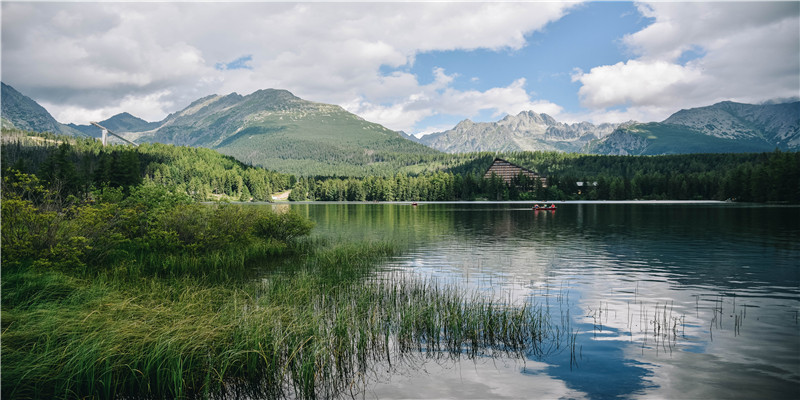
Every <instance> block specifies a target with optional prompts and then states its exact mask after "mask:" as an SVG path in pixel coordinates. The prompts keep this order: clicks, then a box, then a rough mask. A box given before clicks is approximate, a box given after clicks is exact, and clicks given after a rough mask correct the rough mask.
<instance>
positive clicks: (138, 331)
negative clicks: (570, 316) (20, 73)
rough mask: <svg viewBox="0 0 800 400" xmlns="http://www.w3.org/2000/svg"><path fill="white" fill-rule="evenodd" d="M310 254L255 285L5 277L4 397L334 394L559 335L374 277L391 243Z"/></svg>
mask: <svg viewBox="0 0 800 400" xmlns="http://www.w3.org/2000/svg"><path fill="white" fill-rule="evenodd" d="M298 248H299V249H301V250H302V252H301V253H299V254H297V255H296V256H294V257H293V258H291V259H289V260H286V261H285V262H284V263H282V264H280V265H272V266H271V267H270V268H271V272H269V273H267V274H266V275H264V276H263V277H262V278H260V279H247V280H241V281H232V280H227V281H224V282H222V281H215V280H214V279H211V278H208V277H197V276H192V275H187V276H183V277H173V278H157V277H139V278H135V279H133V278H127V279H124V278H120V277H119V276H115V275H113V274H112V273H104V274H98V275H93V276H91V277H88V276H87V277H75V276H71V275H70V274H66V273H63V272H56V271H51V270H50V271H36V270H33V269H30V268H22V267H19V268H14V269H11V270H6V269H4V271H3V282H2V284H3V288H2V289H3V321H2V325H3V326H2V329H3V335H2V349H3V364H2V373H3V386H2V393H3V397H6V398H77V397H87V396H88V397H97V398H111V397H119V396H123V397H131V398H191V397H196V396H200V397H203V396H205V395H210V394H213V395H220V396H226V395H227V396H230V397H237V396H240V395H248V396H252V397H254V398H273V397H281V396H298V397H304V398H314V397H330V396H334V395H336V394H338V393H340V391H342V390H344V389H345V388H348V387H349V385H350V384H351V383H353V382H355V381H357V380H358V379H359V377H360V376H362V375H363V374H365V373H368V372H369V368H370V366H371V365H372V363H373V362H377V361H387V362H388V363H389V364H391V365H396V364H398V363H399V361H400V359H402V358H404V357H413V356H417V355H419V354H420V353H419V352H420V351H424V352H425V354H428V355H435V354H449V355H452V356H460V355H466V356H469V357H474V356H479V355H493V354H504V355H509V354H510V355H521V354H522V352H524V351H537V349H542V348H544V346H542V343H543V342H544V341H546V340H549V339H552V338H553V337H554V335H556V334H557V333H556V331H554V330H553V328H551V327H550V321H549V320H548V318H547V317H546V316H545V315H546V314H545V313H543V311H542V309H541V308H539V307H537V306H534V305H518V306H516V307H513V306H509V305H507V304H500V303H495V302H493V301H491V300H490V299H486V298H484V297H481V296H479V295H477V294H475V293H470V292H466V291H464V290H462V289H460V288H458V287H455V286H443V285H438V284H436V283H434V282H432V281H429V280H408V279H401V278H399V277H397V276H388V277H387V276H383V277H381V276H380V275H378V276H374V275H372V274H369V272H370V271H371V270H372V269H373V268H374V265H375V263H376V262H377V261H379V260H380V259H382V258H383V257H385V256H386V255H388V254H391V253H393V252H394V251H395V249H394V248H393V246H391V245H389V244H387V243H381V242H377V243H369V242H366V243H324V242H320V241H319V240H307V241H306V242H304V243H301V244H300V245H299V246H298ZM292 266H293V268H290V267H292ZM368 276H372V278H367V277H368Z"/></svg>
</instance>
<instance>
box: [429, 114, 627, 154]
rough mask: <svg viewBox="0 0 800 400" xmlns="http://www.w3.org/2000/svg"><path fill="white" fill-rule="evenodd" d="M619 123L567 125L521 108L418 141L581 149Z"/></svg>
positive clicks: (479, 147) (471, 147) (453, 149)
mask: <svg viewBox="0 0 800 400" xmlns="http://www.w3.org/2000/svg"><path fill="white" fill-rule="evenodd" d="M619 125H620V124H601V125H594V124H591V123H588V122H581V123H577V124H566V123H563V122H558V121H556V120H555V119H554V118H553V117H551V116H549V115H547V114H538V113H536V112H534V111H523V112H521V113H519V114H517V115H514V116H512V115H507V116H506V117H504V118H503V119H501V120H500V121H497V122H478V123H476V122H472V121H470V120H464V121H461V122H460V123H459V124H458V125H456V126H455V127H454V128H453V129H451V130H448V131H444V132H439V133H434V134H430V135H426V136H423V137H422V138H420V142H421V143H423V144H426V145H428V146H431V147H433V148H435V149H437V150H441V151H445V152H448V153H465V152H473V151H519V150H526V151H535V150H548V151H571V152H574V151H580V149H581V148H582V147H583V146H585V145H586V144H587V143H589V142H590V141H591V140H594V139H599V138H602V137H604V136H606V135H608V134H610V133H611V132H613V130H614V129H615V128H616V127H618V126H619Z"/></svg>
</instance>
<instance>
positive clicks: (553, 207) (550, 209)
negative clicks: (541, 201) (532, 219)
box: [533, 204, 556, 211]
mask: <svg viewBox="0 0 800 400" xmlns="http://www.w3.org/2000/svg"><path fill="white" fill-rule="evenodd" d="M540 210H544V211H555V210H556V206H555V204H553V205H549V206H547V205H545V206H544V207H539V205H538V204H536V205H534V206H533V211H540Z"/></svg>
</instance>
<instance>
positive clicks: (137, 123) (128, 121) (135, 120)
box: [67, 112, 159, 137]
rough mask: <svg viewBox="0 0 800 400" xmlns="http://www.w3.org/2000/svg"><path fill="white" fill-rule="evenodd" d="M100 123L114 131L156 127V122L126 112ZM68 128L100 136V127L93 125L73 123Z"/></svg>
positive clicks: (137, 130) (88, 134)
mask: <svg viewBox="0 0 800 400" xmlns="http://www.w3.org/2000/svg"><path fill="white" fill-rule="evenodd" d="M99 124H100V125H102V126H105V127H106V128H108V129H111V130H112V131H114V132H139V131H146V130H150V129H155V128H158V126H159V123H158V122H147V121H145V120H143V119H141V118H139V117H135V116H133V115H131V114H129V113H127V112H124V113H120V114H117V115H115V116H113V117H111V118H109V119H107V120H103V121H100V122H99ZM67 126H69V127H70V128H73V129H76V130H79V131H81V132H83V133H84V134H86V135H87V136H91V137H100V135H101V134H100V128H98V127H96V126H94V125H75V124H67Z"/></svg>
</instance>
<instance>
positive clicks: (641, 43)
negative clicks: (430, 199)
mask: <svg viewBox="0 0 800 400" xmlns="http://www.w3.org/2000/svg"><path fill="white" fill-rule="evenodd" d="M799 53H800V2H752V3H749V2H733V3H724V2H686V3H672V2H654V3H649V2H635V3H634V2H585V3H580V2H514V3H476V2H469V3H458V2H438V3H385V2H382V3H370V2H358V3H327V2H315V3H270V2H247V3H228V2H206V3H185V2H148V3H108V2H98V3H92V2H88V3H86V2H82V3H71V2H60V3H55V2H48V3H42V2H24V1H23V2H2V70H1V71H2V80H3V81H4V82H5V83H7V84H10V85H12V86H14V87H15V88H16V89H17V90H20V91H21V92H22V93H24V94H26V95H28V96H30V97H32V98H33V99H35V100H36V101H38V102H39V103H40V104H42V105H43V106H45V108H47V109H48V111H50V112H51V114H53V115H54V116H55V117H56V119H58V120H59V121H61V122H65V123H67V122H74V123H79V124H80V123H87V122H88V121H89V120H102V119H105V118H109V117H111V116H113V115H115V114H117V113H120V112H130V113H132V114H134V115H136V116H139V117H141V118H144V119H147V120H150V121H157V120H161V119H163V118H164V117H165V116H166V115H167V114H169V113H171V112H175V111H179V110H181V109H183V108H185V107H186V106H187V105H188V104H189V103H191V102H192V101H194V100H196V99H198V98H200V97H203V96H207V95H210V94H228V93H231V92H238V93H240V94H249V93H252V92H254V91H256V90H259V89H265V88H279V89H286V90H289V91H291V92H292V93H294V94H295V95H297V96H299V97H301V98H303V99H306V100H311V101H317V102H323V103H331V104H337V105H340V106H342V107H344V108H345V109H347V110H348V111H351V112H353V113H355V114H357V115H359V116H361V117H363V118H365V119H367V120H370V121H374V122H378V123H381V124H383V125H385V126H387V127H389V128H391V129H395V130H403V131H406V132H408V133H414V134H418V135H419V134H424V133H430V132H435V131H441V130H446V129H449V128H452V127H453V126H454V125H455V124H457V123H458V122H459V121H461V120H463V119H467V118H469V119H472V120H473V121H495V120H498V119H500V118H502V117H503V116H505V115H506V114H516V113H519V112H521V111H527V110H533V111H536V112H540V113H547V114H550V115H551V116H553V117H555V118H556V119H558V120H560V121H565V122H579V121H590V122H595V123H601V122H622V121H628V120H637V121H643V122H648V121H660V120H663V119H665V118H666V117H668V116H669V115H670V114H672V113H674V112H676V111H678V110H680V109H682V108H690V107H699V106H705V105H710V104H714V103H716V102H719V101H723V100H732V101H740V102H748V103H758V102H763V101H767V100H772V99H792V98H797V97H798V96H800V54H799Z"/></svg>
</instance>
